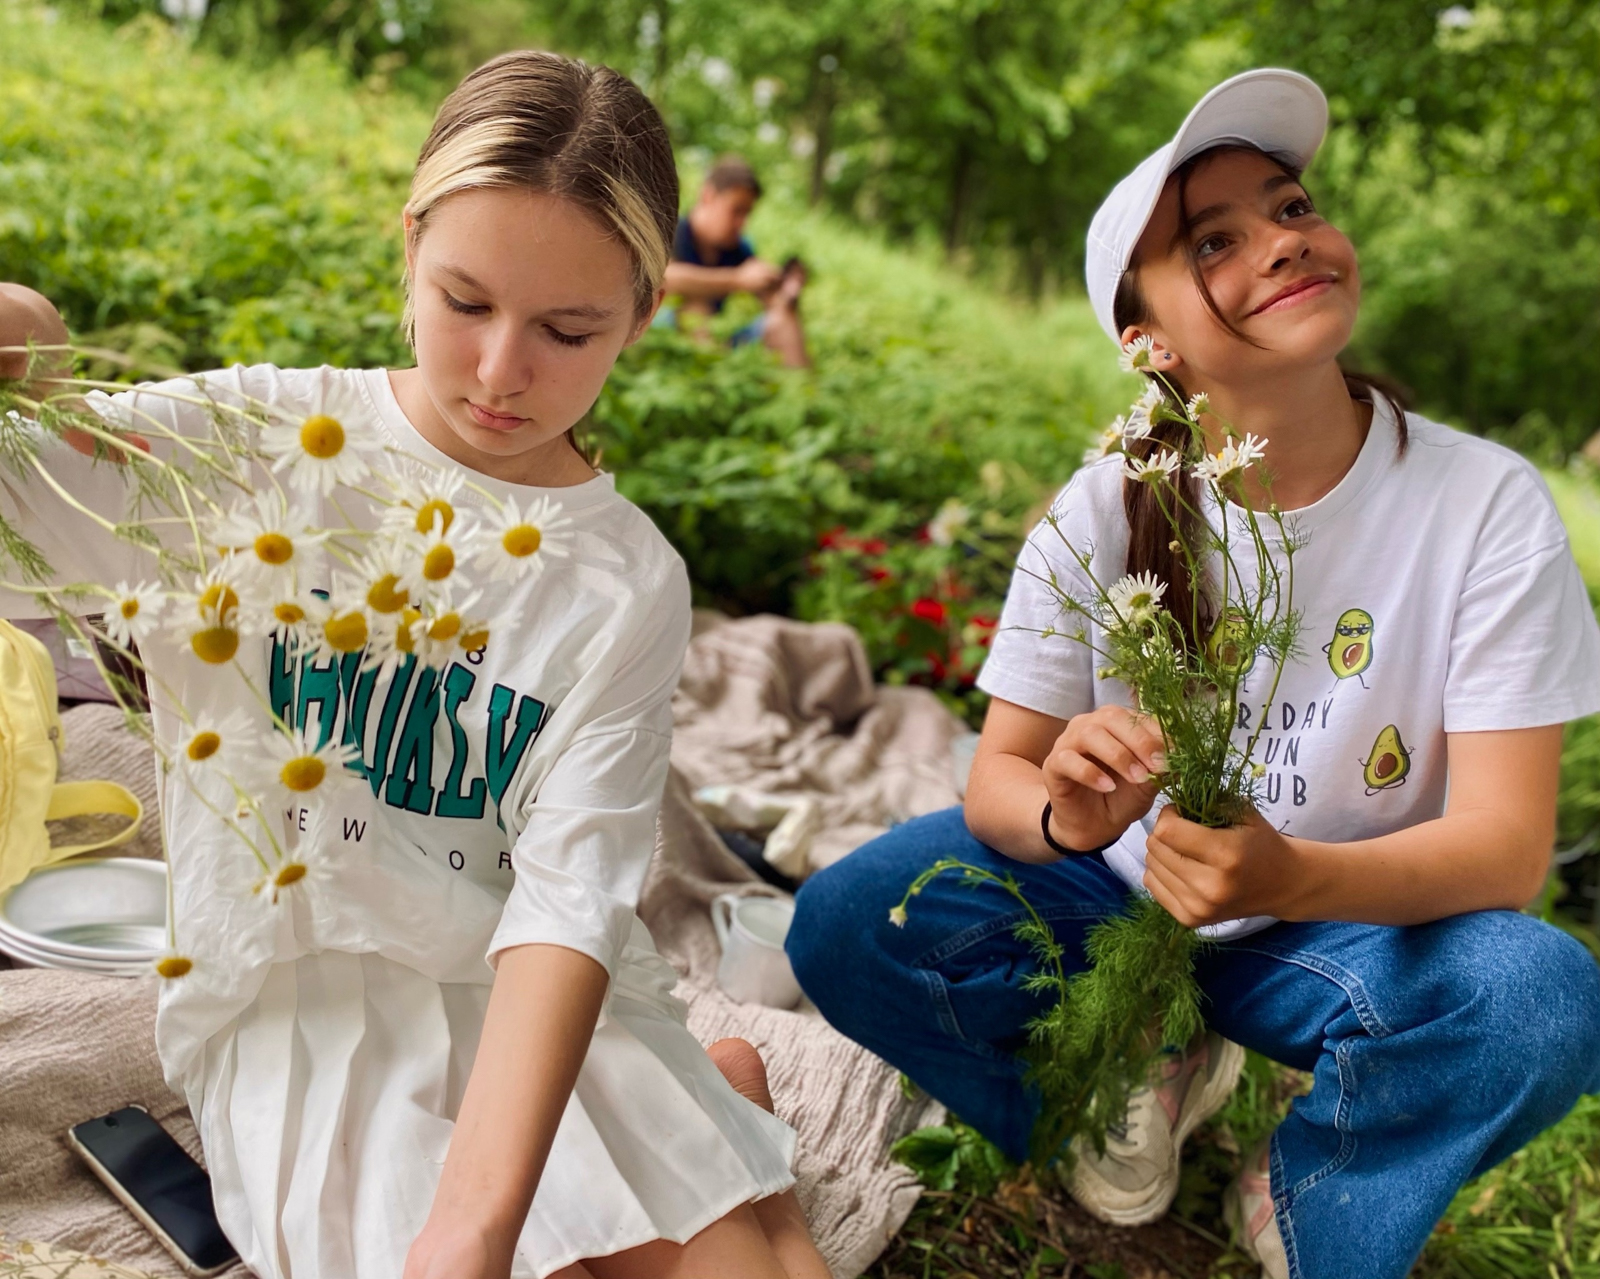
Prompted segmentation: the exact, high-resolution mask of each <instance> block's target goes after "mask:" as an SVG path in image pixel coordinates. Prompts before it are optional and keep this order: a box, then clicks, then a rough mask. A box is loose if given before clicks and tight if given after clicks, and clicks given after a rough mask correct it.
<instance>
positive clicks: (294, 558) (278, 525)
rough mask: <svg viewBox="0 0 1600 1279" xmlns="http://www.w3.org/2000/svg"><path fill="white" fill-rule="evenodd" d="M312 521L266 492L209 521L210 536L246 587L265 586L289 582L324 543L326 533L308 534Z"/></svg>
mask: <svg viewBox="0 0 1600 1279" xmlns="http://www.w3.org/2000/svg"><path fill="white" fill-rule="evenodd" d="M311 522H312V521H311V516H310V513H309V512H308V511H307V510H306V508H305V506H304V505H303V504H302V503H300V502H298V501H295V502H290V501H288V500H287V499H286V498H285V497H284V496H283V494H281V493H278V492H275V491H273V490H267V491H266V492H262V493H257V494H255V495H254V496H253V497H251V498H248V499H246V500H245V501H243V502H240V503H239V504H238V505H237V506H235V507H234V508H233V509H232V510H230V511H228V512H227V513H226V514H224V515H223V516H221V518H219V519H216V520H213V521H212V522H211V527H210V530H209V532H210V536H211V541H212V544H213V545H215V546H217V547H219V548H221V549H222V550H223V552H224V553H225V554H227V555H228V556H229V558H230V559H233V560H235V561H237V564H236V567H237V568H238V569H239V579H238V580H239V581H240V582H241V583H242V584H243V585H244V586H246V587H252V586H262V587H268V586H269V584H270V583H271V582H272V581H273V580H274V579H278V578H283V577H293V576H294V574H295V570H296V569H299V568H303V567H304V566H305V564H306V561H307V559H308V558H309V556H310V555H311V553H312V551H313V550H314V549H315V548H316V547H317V546H319V545H321V544H322V543H323V542H325V541H326V540H327V539H328V534H327V533H326V532H312V531H311Z"/></svg>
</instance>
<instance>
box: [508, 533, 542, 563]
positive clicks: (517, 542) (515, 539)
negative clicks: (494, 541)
mask: <svg viewBox="0 0 1600 1279" xmlns="http://www.w3.org/2000/svg"><path fill="white" fill-rule="evenodd" d="M542 541H544V537H543V536H542V535H541V534H540V532H539V530H538V529H536V528H534V526H533V525H532V524H518V525H517V526H516V527H515V528H508V529H507V530H506V531H505V536H504V537H502V538H501V539H500V545H501V546H503V547H505V549H506V554H507V555H509V556H511V557H512V558H513V559H519V560H523V559H527V558H528V556H530V555H532V554H533V553H534V552H535V551H537V550H538V549H539V543H540V542H542Z"/></svg>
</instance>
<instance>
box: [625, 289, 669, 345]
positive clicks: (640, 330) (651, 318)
mask: <svg viewBox="0 0 1600 1279" xmlns="http://www.w3.org/2000/svg"><path fill="white" fill-rule="evenodd" d="M666 296H667V290H666V286H665V285H663V286H662V287H660V288H658V289H657V290H656V296H655V300H654V301H653V302H652V303H651V304H650V314H649V315H647V316H645V317H644V319H642V320H640V321H639V323H638V324H637V325H635V326H634V330H633V332H632V333H630V334H629V335H628V340H627V341H626V342H624V343H623V344H622V345H623V347H624V348H626V347H630V346H632V345H633V344H634V343H635V342H637V341H638V340H639V339H640V338H642V337H643V336H644V334H645V330H646V329H648V328H649V327H650V326H651V325H652V324H654V323H655V318H656V316H657V315H658V314H659V313H660V311H661V302H662V299H664V298H665V297H666Z"/></svg>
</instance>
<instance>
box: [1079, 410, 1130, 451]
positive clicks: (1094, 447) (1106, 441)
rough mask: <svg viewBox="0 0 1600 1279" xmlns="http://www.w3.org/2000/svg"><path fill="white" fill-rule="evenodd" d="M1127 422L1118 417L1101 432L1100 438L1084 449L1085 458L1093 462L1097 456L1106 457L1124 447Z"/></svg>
mask: <svg viewBox="0 0 1600 1279" xmlns="http://www.w3.org/2000/svg"><path fill="white" fill-rule="evenodd" d="M1124 425H1125V423H1124V421H1123V419H1122V418H1120V417H1119V418H1118V419H1117V420H1116V421H1115V422H1113V423H1112V424H1111V425H1110V426H1108V427H1106V429H1105V430H1103V431H1101V432H1100V438H1099V439H1097V440H1096V441H1095V442H1094V443H1093V444H1091V445H1090V446H1089V447H1088V448H1086V449H1084V451H1083V460H1084V461H1085V462H1093V461H1095V460H1096V459H1097V458H1102V457H1105V456H1106V455H1107V454H1108V453H1116V452H1118V451H1120V450H1121V448H1122V431H1123V427H1124Z"/></svg>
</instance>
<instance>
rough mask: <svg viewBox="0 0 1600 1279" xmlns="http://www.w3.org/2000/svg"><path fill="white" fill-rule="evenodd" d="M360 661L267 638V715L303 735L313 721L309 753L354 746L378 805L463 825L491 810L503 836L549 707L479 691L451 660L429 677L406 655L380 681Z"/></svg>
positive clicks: (502, 692)
mask: <svg viewBox="0 0 1600 1279" xmlns="http://www.w3.org/2000/svg"><path fill="white" fill-rule="evenodd" d="M362 661H363V656H362V654H360V653H351V654H349V655H347V656H344V657H339V658H327V659H324V660H321V661H318V660H314V659H313V658H312V657H311V656H309V655H306V654H295V653H293V652H291V650H290V649H289V647H288V646H287V645H286V644H284V643H283V641H282V640H280V639H276V638H274V639H273V640H272V641H271V652H270V653H269V655H268V660H267V696H268V700H269V701H270V702H271V704H272V710H273V713H274V714H276V715H278V716H279V717H281V718H282V719H283V721H284V722H285V723H286V724H289V725H290V726H291V727H295V728H308V729H309V728H310V727H311V726H312V723H313V719H312V717H313V716H315V725H316V729H317V744H318V746H319V748H320V747H321V746H323V745H326V744H327V743H328V742H329V741H330V740H332V739H333V736H334V734H335V733H338V734H339V740H340V741H342V742H345V743H347V744H349V745H351V746H354V747H355V748H356V749H357V750H358V751H359V752H360V758H359V759H358V760H357V762H356V764H355V765H354V766H353V767H355V768H356V769H357V770H358V771H360V772H361V773H362V774H363V775H364V776H365V777H366V779H367V782H368V784H369V785H370V786H371V787H372V794H373V798H374V799H376V800H379V801H381V802H382V803H384V804H385V805H387V806H388V807H390V808H393V809H397V810H399V811H401V812H405V813H414V814H417V815H419V816H427V815H431V816H434V817H446V818H457V819H462V820H467V821H477V820H479V819H481V818H483V817H484V816H485V814H486V813H487V812H489V811H493V813H494V815H495V820H496V821H497V822H498V823H499V824H500V827H501V829H502V830H503V829H505V822H504V820H503V818H502V817H501V815H500V801H501V800H502V799H503V798H504V797H505V794H506V791H507V790H508V789H509V787H510V785H511V781H512V779H513V778H514V777H515V776H516V773H517V769H518V767H519V766H520V765H521V763H522V760H523V758H524V757H525V756H526V755H527V753H528V750H529V748H530V747H532V745H533V743H534V742H535V741H536V740H537V738H538V736H539V733H540V732H541V731H542V730H543V728H544V726H545V724H546V723H547V722H548V721H549V718H550V713H551V709H552V708H551V707H550V706H549V705H548V704H547V703H545V702H544V701H542V700H540V699H539V698H537V697H533V696H530V695H528V694H526V693H521V694H519V693H518V692H517V691H516V690H515V689H513V688H508V687H507V686H506V685H504V684H493V685H491V686H489V687H488V689H487V690H485V689H483V688H481V687H480V683H481V681H480V680H479V678H478V675H477V673H476V672H475V671H473V670H471V669H470V667H469V666H466V665H462V664H461V663H459V662H456V663H452V664H451V665H450V666H448V667H446V668H445V669H444V670H438V669H436V668H434V667H431V666H424V665H422V664H421V663H419V662H418V661H417V660H416V658H415V657H414V656H407V657H406V658H404V659H403V660H402V661H401V662H400V663H399V664H398V665H397V666H396V667H395V668H394V671H393V673H392V675H384V673H383V672H381V671H379V670H377V669H369V670H367V671H365V672H363V671H362V670H361V665H362ZM474 725H475V726H476V728H477V731H475V732H469V727H472V726H474ZM475 746H476V747H477V748H478V749H476V750H475V749H474V747H475ZM446 756H447V757H448V758H446ZM480 760H481V766H480V765H479V764H478V763H477V761H480ZM440 766H442V768H441V767H440ZM441 772H442V776H441V775H440V774H441ZM436 783H437V784H436ZM298 824H299V819H298V818H293V819H292V821H291V825H294V826H298ZM344 826H345V834H344V837H345V838H346V839H350V838H352V837H353V836H354V837H356V838H359V837H360V836H361V835H363V834H364V832H363V831H361V830H360V829H359V827H357V826H353V825H352V820H351V819H349V818H346V819H345V820H344ZM457 869H459V867H458V868H457Z"/></svg>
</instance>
